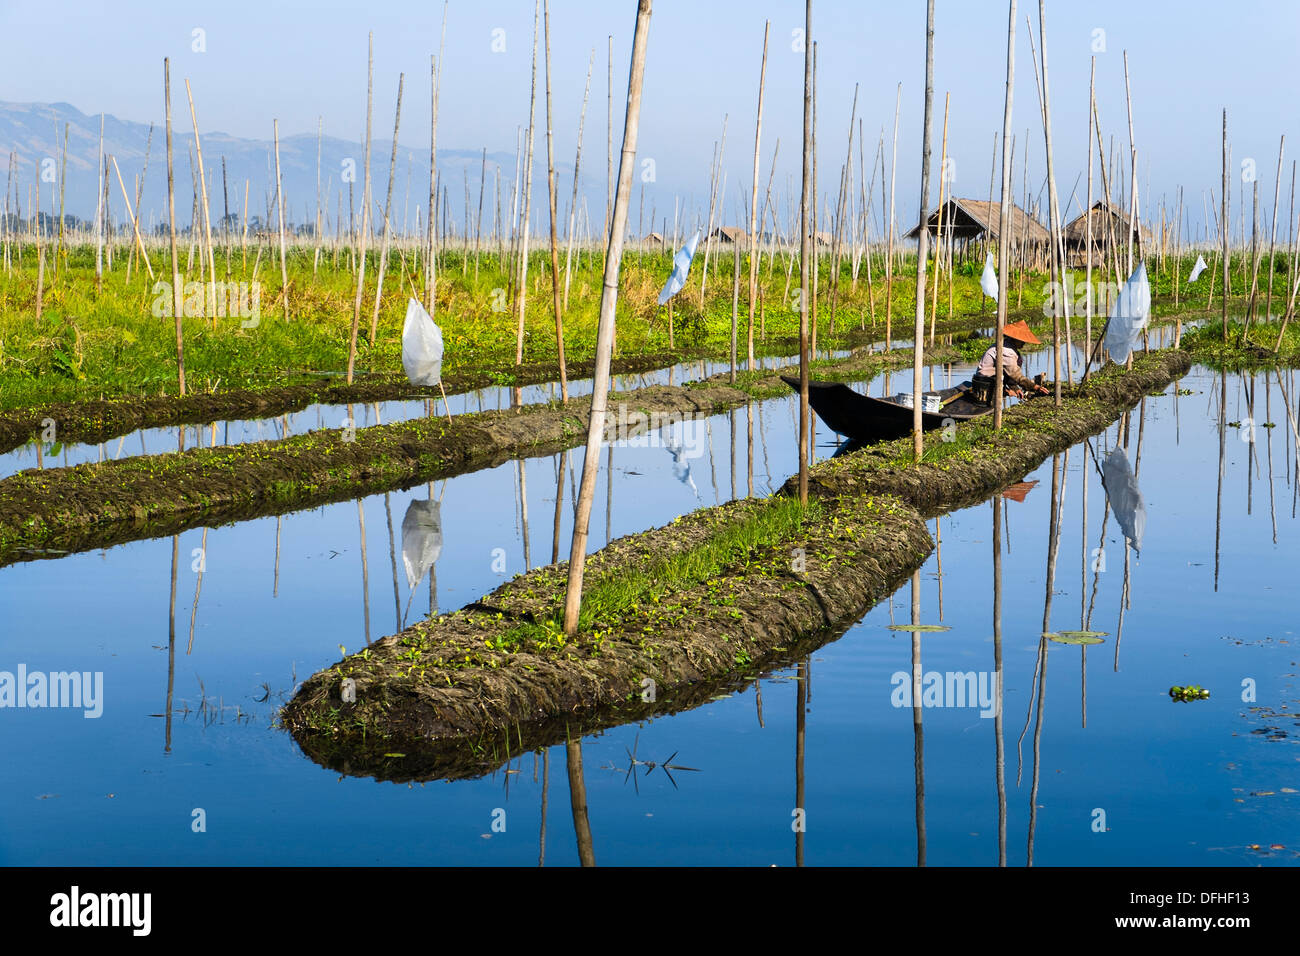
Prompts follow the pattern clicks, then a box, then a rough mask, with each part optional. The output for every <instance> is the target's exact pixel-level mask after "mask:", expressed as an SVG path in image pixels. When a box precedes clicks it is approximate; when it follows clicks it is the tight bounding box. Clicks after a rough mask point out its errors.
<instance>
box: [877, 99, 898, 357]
mask: <svg viewBox="0 0 1300 956" xmlns="http://www.w3.org/2000/svg"><path fill="white" fill-rule="evenodd" d="M902 105H903V84H902V83H899V84H898V92H897V93H896V94H895V97H894V155H893V159H891V160H890V165H889V244H888V246H887V247H886V251H885V349H886V351H888V349H889V347H890V339H891V338H892V337H893V335H892V334H893V321H894V220H895V216H894V185H895V183H896V182H897V180H898V116H899V111H900V110H901V108H902ZM881 185H882V186H883V185H884V183H883V181H882V183H881ZM882 211H883V210H882Z"/></svg>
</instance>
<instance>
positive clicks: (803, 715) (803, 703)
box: [794, 657, 809, 866]
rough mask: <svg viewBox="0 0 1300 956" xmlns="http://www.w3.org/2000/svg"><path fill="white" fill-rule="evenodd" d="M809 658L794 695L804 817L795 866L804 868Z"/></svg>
mask: <svg viewBox="0 0 1300 956" xmlns="http://www.w3.org/2000/svg"><path fill="white" fill-rule="evenodd" d="M808 668H809V661H808V658H806V657H805V658H804V659H803V660H801V661H800V662H799V664H798V668H797V670H798V673H797V674H796V675H795V693H794V706H795V711H794V806H795V809H796V810H799V811H801V813H800V816H801V817H803V819H802V820H800V821H799V825H798V826H796V827H795V831H794V865H795V866H803V851H804V830H805V829H807V821H808V814H807V812H806V811H807V809H808V808H807V807H806V806H804V803H805V800H806V798H807V792H806V789H805V787H806V781H805V779H804V756H805V753H806V750H807V748H806V741H807V731H808V677H809V674H808Z"/></svg>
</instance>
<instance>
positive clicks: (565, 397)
mask: <svg viewBox="0 0 1300 956" xmlns="http://www.w3.org/2000/svg"><path fill="white" fill-rule="evenodd" d="M543 9H544V10H545V15H546V24H545V29H546V38H545V39H546V189H547V192H548V193H549V194H550V202H551V291H552V293H553V297H554V299H555V350H556V352H557V354H558V355H559V361H560V398H561V401H562V402H563V403H564V404H565V405H567V404H569V377H568V372H567V371H566V370H565V367H564V321H563V313H562V310H561V308H560V240H559V234H558V232H557V231H556V222H555V220H556V212H555V192H556V186H557V183H556V181H555V146H554V138H553V135H552V131H553V129H554V127H555V123H554V121H553V120H552V118H551V116H552V114H551V3H550V0H546V2H545V4H544V7H543Z"/></svg>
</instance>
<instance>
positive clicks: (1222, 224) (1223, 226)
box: [1219, 109, 1231, 345]
mask: <svg viewBox="0 0 1300 956" xmlns="http://www.w3.org/2000/svg"><path fill="white" fill-rule="evenodd" d="M1221 199H1222V203H1223V213H1222V215H1220V217H1219V228H1220V231H1221V232H1222V233H1223V343H1224V344H1225V345H1226V344H1227V343H1228V288H1229V284H1230V281H1231V280H1230V278H1229V275H1228V270H1229V254H1228V232H1229V225H1228V111H1227V110H1226V109H1225V110H1224V111H1223V195H1222V197H1221Z"/></svg>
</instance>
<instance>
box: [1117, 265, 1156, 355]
mask: <svg viewBox="0 0 1300 956" xmlns="http://www.w3.org/2000/svg"><path fill="white" fill-rule="evenodd" d="M1150 316H1151V286H1150V284H1149V283H1148V282H1147V267H1146V264H1145V263H1138V267H1137V268H1136V269H1135V270H1133V275H1131V276H1129V280H1128V282H1126V283H1125V284H1124V288H1122V289H1120V290H1119V295H1118V296H1116V298H1115V306H1114V308H1112V309H1111V312H1110V324H1109V325H1107V326H1106V351H1107V352H1109V353H1110V359H1111V361H1112V362H1115V363H1116V364H1117V365H1123V364H1124V363H1125V362H1127V361H1128V357H1129V355H1130V354H1132V352H1133V348H1134V346H1136V345H1137V340H1138V336H1140V335H1141V334H1142V330H1143V329H1145V328H1146V327H1147V319H1148V318H1149V317H1150Z"/></svg>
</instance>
